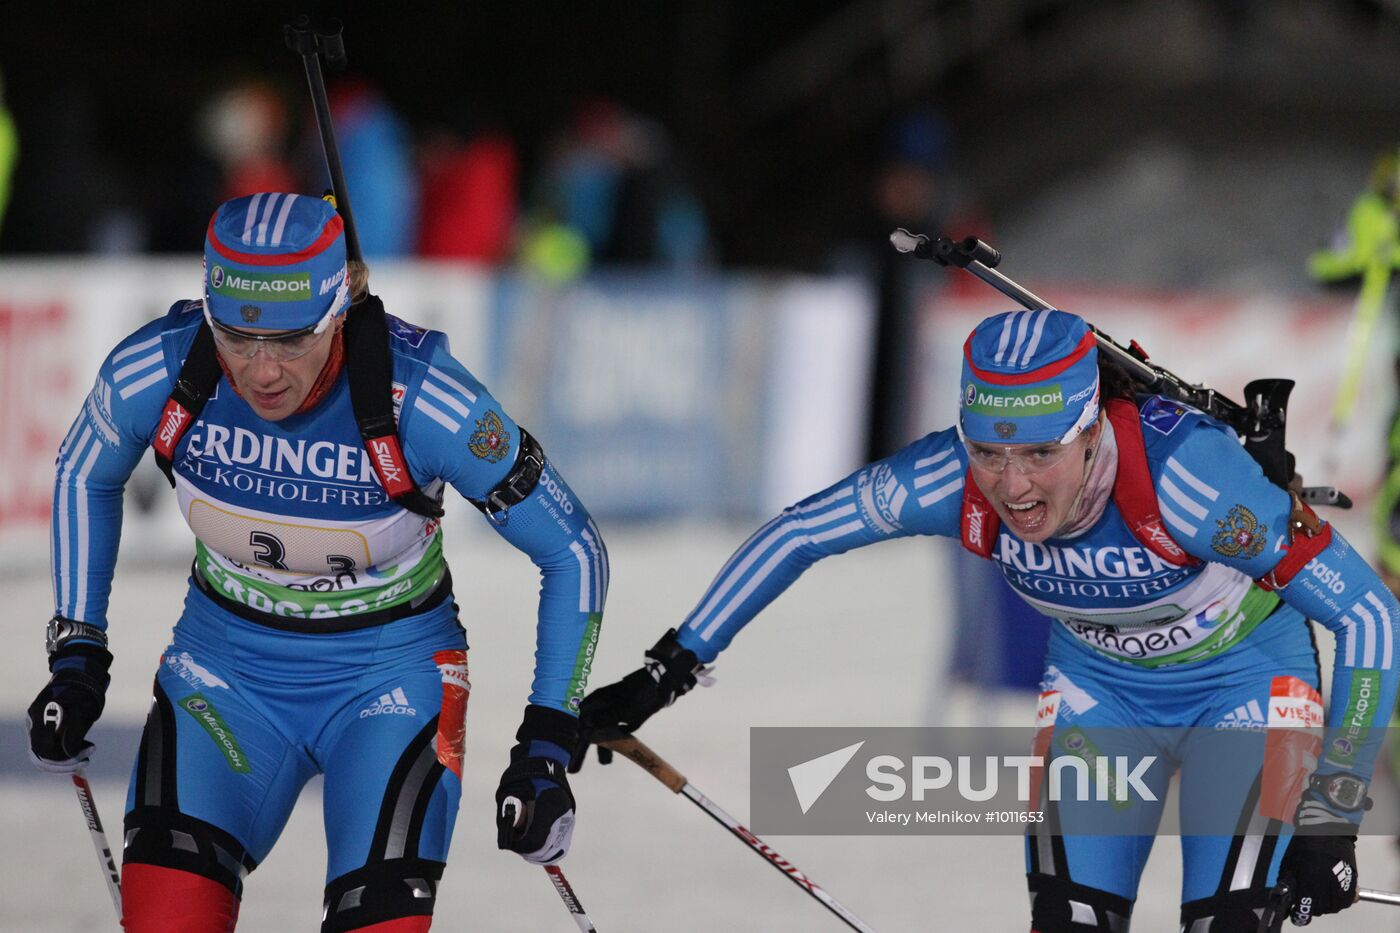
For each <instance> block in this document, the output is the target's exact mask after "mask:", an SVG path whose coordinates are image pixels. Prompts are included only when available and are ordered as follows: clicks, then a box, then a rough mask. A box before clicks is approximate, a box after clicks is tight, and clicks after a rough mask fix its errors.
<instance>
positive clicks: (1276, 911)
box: [1259, 882, 1400, 933]
mask: <svg viewBox="0 0 1400 933" xmlns="http://www.w3.org/2000/svg"><path fill="white" fill-rule="evenodd" d="M1356 899H1357V900H1358V901H1370V902H1371V903H1373V904H1389V905H1390V906H1391V907H1400V891H1378V890H1376V889H1375V888H1361V889H1360V890H1358V891H1357V892H1356ZM1292 907H1293V891H1292V889H1290V888H1289V886H1288V884H1287V883H1285V882H1280V883H1279V884H1278V885H1276V886H1275V887H1274V889H1273V891H1271V892H1270V894H1269V905H1268V906H1267V907H1266V908H1264V913H1263V915H1262V916H1261V917H1260V918H1259V933H1279V931H1280V930H1282V929H1283V921H1285V920H1287V919H1288V914H1289V911H1290V910H1291V909H1292Z"/></svg>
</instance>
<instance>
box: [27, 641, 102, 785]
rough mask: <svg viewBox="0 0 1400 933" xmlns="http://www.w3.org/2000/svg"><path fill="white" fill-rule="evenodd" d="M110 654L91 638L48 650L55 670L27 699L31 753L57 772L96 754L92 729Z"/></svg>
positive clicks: (71, 768) (73, 767)
mask: <svg viewBox="0 0 1400 933" xmlns="http://www.w3.org/2000/svg"><path fill="white" fill-rule="evenodd" d="M111 665H112V655H111V652H109V651H108V650H107V649H106V648H102V647H100V646H98V645H95V644H91V643H88V642H69V643H68V644H65V645H62V646H61V647H59V648H58V649H57V650H55V651H54V652H53V654H52V655H50V656H49V670H50V671H52V672H53V676H52V677H50V678H49V682H48V685H47V686H45V687H44V689H42V690H40V691H39V695H38V696H37V697H35V698H34V702H33V703H31V704H29V713H28V715H29V757H30V758H31V759H32V760H33V762H34V764H35V765H37V766H38V767H40V768H42V769H43V770H45V771H51V772H53V773H55V774H71V773H72V772H74V771H77V770H78V769H79V768H81V767H82V766H83V765H84V764H86V763H87V760H88V758H89V757H91V755H92V748H93V746H92V743H91V742H89V741H87V740H86V736H87V733H88V730H89V729H91V728H92V724H93V723H95V722H97V717H99V716H101V715H102V707H103V705H104V704H105V703H106V695H107V684H108V683H110V682H111V679H112V678H111V677H110V676H108V674H107V668H109V667H111Z"/></svg>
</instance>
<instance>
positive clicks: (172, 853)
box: [122, 807, 257, 898]
mask: <svg viewBox="0 0 1400 933" xmlns="http://www.w3.org/2000/svg"><path fill="white" fill-rule="evenodd" d="M123 829H124V830H125V833H124V842H123V848H122V863H123V864H126V865H132V864H138V865H159V866H160V867H162V868H174V869H176V870H177V871H187V872H190V873H191V874H195V875H199V876H201V877H203V878H208V879H210V880H212V881H217V882H218V883H219V884H221V885H223V886H224V887H226V888H228V889H229V890H230V891H232V892H233V896H234V897H240V898H241V897H242V896H243V879H244V878H246V877H247V876H248V873H249V872H250V871H252V870H253V869H254V868H256V867H257V862H255V861H254V860H253V858H252V857H251V856H250V855H248V853H247V852H246V851H244V849H243V845H242V844H241V843H240V842H239V841H238V840H237V839H234V838H233V837H232V836H230V835H229V834H228V833H226V832H225V831H224V830H222V829H220V828H219V827H217V826H215V825H214V824H213V823H206V822H204V821H203V820H197V819H195V818H194V817H192V816H186V815H185V814H183V813H181V812H179V811H178V810H172V809H169V808H168V807H137V808H136V809H135V810H132V811H131V812H130V813H128V814H127V815H126V819H125V820H124V821H123Z"/></svg>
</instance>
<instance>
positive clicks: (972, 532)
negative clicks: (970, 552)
mask: <svg viewBox="0 0 1400 933" xmlns="http://www.w3.org/2000/svg"><path fill="white" fill-rule="evenodd" d="M986 518H987V512H986V510H985V509H983V508H982V507H981V506H980V505H978V504H977V503H975V502H969V503H968V504H967V543H968V544H971V545H972V546H973V547H975V548H981V547H982V546H983V545H982V525H983V522H984V521H985V520H986Z"/></svg>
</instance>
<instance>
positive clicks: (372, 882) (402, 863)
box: [321, 858, 446, 933]
mask: <svg viewBox="0 0 1400 933" xmlns="http://www.w3.org/2000/svg"><path fill="white" fill-rule="evenodd" d="M445 864H446V863H444V862H433V861H429V860H428V859H419V858H396V859H385V860H383V861H379V862H374V863H373V864H370V865H366V866H365V867H364V868H357V869H355V870H354V871H352V872H349V873H348V874H344V875H341V876H340V877H339V878H337V879H335V880H334V881H332V882H331V883H330V884H328V885H326V900H325V908H324V910H323V912H322V914H321V933H343V931H345V930H355V929H359V928H360V927H367V926H369V925H370V924H374V923H383V922H384V921H386V920H397V919H398V918H400V917H431V916H432V915H433V907H434V906H436V904H437V886H438V881H440V880H441V879H442V869H443V868H444V867H445Z"/></svg>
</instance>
